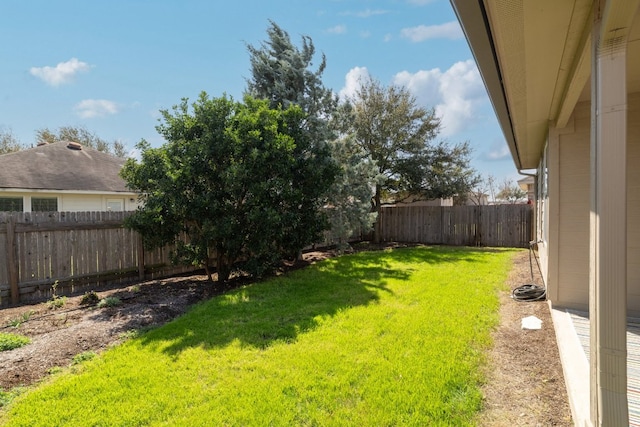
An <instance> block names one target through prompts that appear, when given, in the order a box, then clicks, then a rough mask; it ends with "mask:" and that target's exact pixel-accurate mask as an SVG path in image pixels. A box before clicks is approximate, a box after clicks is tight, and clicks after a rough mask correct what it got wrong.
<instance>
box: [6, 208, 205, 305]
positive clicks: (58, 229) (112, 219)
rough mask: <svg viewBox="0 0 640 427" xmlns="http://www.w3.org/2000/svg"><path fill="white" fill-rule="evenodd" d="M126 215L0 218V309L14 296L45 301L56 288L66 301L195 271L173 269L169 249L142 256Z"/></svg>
mask: <svg viewBox="0 0 640 427" xmlns="http://www.w3.org/2000/svg"><path fill="white" fill-rule="evenodd" d="M129 214H130V213H126V212H27V213H7V212H0V254H2V255H0V306H6V305H7V304H9V303H10V302H11V303H17V302H18V301H17V300H14V298H15V297H16V295H17V297H19V298H20V301H21V302H30V301H39V300H43V299H48V298H50V297H51V296H52V292H54V290H53V289H52V286H53V285H54V284H56V289H55V292H56V294H58V295H65V294H72V293H78V292H81V291H86V290H90V289H96V288H97V287H100V286H102V285H110V284H116V283H127V282H129V281H131V280H143V279H145V278H149V279H150V278H158V277H164V276H167V275H171V274H176V273H183V272H189V271H193V270H194V269H195V268H193V267H183V266H173V265H171V264H170V257H169V253H170V250H171V249H172V247H165V248H160V249H156V250H154V251H148V252H147V253H145V251H144V250H143V248H142V243H141V238H140V236H139V235H138V233H136V232H134V231H132V230H129V229H125V228H124V227H123V221H124V219H125V218H126V216H127V215H129ZM9 222H11V224H9ZM9 232H10V233H11V235H9ZM10 240H11V241H12V242H13V246H12V247H13V250H14V251H15V257H13V255H12V254H13V252H12V253H9V251H11V247H10V243H11V242H10ZM10 258H11V260H10ZM12 266H13V267H12ZM12 271H13V272H14V276H15V277H13V278H12ZM12 283H13V284H14V285H15V290H14V291H12V289H13V288H12Z"/></svg>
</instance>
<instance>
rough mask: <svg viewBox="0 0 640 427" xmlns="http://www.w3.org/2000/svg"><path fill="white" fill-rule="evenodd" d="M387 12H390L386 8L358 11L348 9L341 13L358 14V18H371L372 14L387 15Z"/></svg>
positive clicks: (344, 14)
mask: <svg viewBox="0 0 640 427" xmlns="http://www.w3.org/2000/svg"><path fill="white" fill-rule="evenodd" d="M387 13H389V11H388V10H384V9H365V10H360V11H357V12H353V11H350V10H349V11H346V12H342V13H340V15H342V16H356V17H358V18H370V17H372V16H378V15H386V14H387Z"/></svg>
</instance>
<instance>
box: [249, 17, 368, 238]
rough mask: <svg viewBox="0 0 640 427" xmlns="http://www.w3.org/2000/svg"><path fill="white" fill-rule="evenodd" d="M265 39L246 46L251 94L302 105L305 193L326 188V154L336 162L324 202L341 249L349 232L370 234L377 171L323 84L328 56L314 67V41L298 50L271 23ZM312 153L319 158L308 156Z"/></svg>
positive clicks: (306, 41)
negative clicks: (371, 206)
mask: <svg viewBox="0 0 640 427" xmlns="http://www.w3.org/2000/svg"><path fill="white" fill-rule="evenodd" d="M267 36H268V39H267V40H266V41H265V42H263V43H262V44H261V45H259V46H248V50H249V54H250V60H251V78H250V79H249V80H248V87H247V92H248V93H250V94H251V95H253V96H255V97H258V98H262V99H266V100H268V101H269V103H270V105H271V106H272V107H276V106H278V105H282V106H284V107H287V106H289V105H298V106H299V107H300V108H302V110H303V111H304V112H305V113H306V118H305V121H304V123H303V130H304V132H305V135H306V137H307V145H304V146H300V147H299V149H297V150H296V159H297V163H298V164H299V165H300V170H299V173H300V174H301V175H303V176H305V177H307V179H306V183H307V184H306V185H309V187H308V188H307V189H306V190H305V192H314V191H315V190H314V186H316V185H320V187H321V188H324V187H325V185H326V183H327V180H328V179H329V178H330V177H332V176H333V173H328V169H329V168H330V165H329V164H328V163H327V162H326V160H324V159H325V157H326V155H327V154H329V155H330V156H331V158H332V159H333V163H334V164H335V165H336V166H337V170H336V171H335V173H336V176H335V181H333V185H332V187H331V190H330V192H329V194H328V197H327V198H326V203H325V210H326V211H327V213H328V215H329V219H330V231H329V236H328V237H329V240H330V241H333V242H337V243H338V245H339V246H340V247H343V246H345V245H346V241H347V239H348V238H349V237H350V236H351V233H353V232H355V231H358V230H359V231H363V232H364V231H368V229H370V227H371V224H372V222H373V220H374V219H375V215H371V212H370V209H369V207H370V203H369V201H370V199H371V196H372V191H373V188H374V184H375V179H376V176H377V173H376V170H375V168H373V163H372V162H371V158H370V157H369V156H368V154H367V153H366V152H364V151H363V150H361V149H360V148H359V147H358V146H357V145H356V144H355V143H354V140H353V135H352V129H351V128H346V127H345V126H344V124H345V122H348V120H349V119H350V118H351V116H347V113H346V110H345V111H338V109H337V107H338V99H337V97H336V96H335V94H334V93H333V92H332V91H331V90H330V89H328V88H326V87H325V86H324V85H323V82H322V75H323V73H324V71H325V68H326V64H327V62H326V57H325V56H324V55H321V56H320V58H319V60H318V65H317V67H314V66H313V61H314V58H315V56H316V49H315V46H314V44H313V40H312V39H311V38H310V37H308V36H302V39H301V44H300V47H298V46H296V45H294V43H293V42H292V41H291V38H290V37H289V34H288V33H287V32H286V31H285V30H283V29H282V28H280V27H279V26H278V25H277V24H276V23H274V22H273V21H271V22H270V25H269V28H268V29H267ZM309 152H316V153H319V154H315V155H314V156H309V154H308V153H309ZM317 159H323V160H322V162H318V161H317ZM315 196H316V194H314V197H315ZM309 219H311V220H312V219H313V218H309ZM304 224H307V225H304ZM300 225H301V227H300V230H301V231H302V230H304V229H305V228H306V227H307V226H309V225H310V224H309V223H308V221H302V222H301V223H300Z"/></svg>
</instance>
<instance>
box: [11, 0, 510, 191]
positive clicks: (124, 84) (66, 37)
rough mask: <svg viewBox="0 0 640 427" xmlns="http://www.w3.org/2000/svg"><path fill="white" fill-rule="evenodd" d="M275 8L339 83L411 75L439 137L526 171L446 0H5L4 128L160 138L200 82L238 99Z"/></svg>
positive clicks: (487, 165) (401, 79) (480, 157)
mask: <svg viewBox="0 0 640 427" xmlns="http://www.w3.org/2000/svg"><path fill="white" fill-rule="evenodd" d="M269 19H271V20H273V21H274V22H276V23H277V24H278V25H279V26H281V27H282V28H283V29H285V30H286V31H287V32H288V33H289V35H290V36H291V38H292V40H293V41H294V42H295V43H296V44H298V43H299V42H300V37H301V36H302V35H307V36H310V37H311V38H312V40H313V42H314V44H315V46H316V50H317V51H319V52H323V53H324V54H325V55H326V57H327V69H326V71H325V74H324V79H323V81H324V84H325V86H327V87H329V88H331V89H332V90H334V91H335V92H336V93H342V94H348V93H350V91H352V90H353V88H354V87H355V84H356V82H357V79H358V77H359V76H361V75H363V74H369V75H370V76H372V77H374V78H376V79H378V80H379V81H381V82H382V83H383V84H385V85H389V84H399V85H405V86H406V87H407V88H408V89H409V90H410V91H411V92H412V94H413V95H414V96H415V97H416V99H417V100H418V101H419V103H421V104H422V105H425V106H427V107H434V108H436V111H437V113H438V114H439V115H440V116H441V120H442V124H443V128H442V131H441V133H440V136H439V139H445V140H448V141H450V142H461V141H469V142H470V144H471V145H472V147H473V149H474V153H473V166H474V167H475V168H476V169H477V170H478V171H479V172H480V173H481V174H482V175H485V176H486V175H488V174H492V175H494V176H495V177H496V178H497V179H498V182H501V181H502V180H503V179H518V178H519V176H518V174H517V171H516V170H515V167H514V166H513V163H512V161H511V158H510V156H509V154H508V149H507V145H506V142H505V140H504V137H503V135H502V132H501V130H500V127H499V125H498V123H497V120H496V118H495V115H494V113H493V109H492V107H491V104H490V101H489V99H488V97H487V95H486V92H485V89H484V86H483V83H482V79H481V78H480V75H479V73H478V71H477V68H476V66H475V63H474V61H473V56H472V54H471V52H470V50H469V48H468V45H467V43H466V40H465V39H464V36H463V34H462V31H461V29H460V26H459V25H458V22H457V20H456V17H455V14H454V12H453V10H452V9H451V6H450V4H449V1H448V0H387V1H381V0H380V1H374V0H235V1H214V0H180V1H178V0H173V1H169V0H109V1H107V0H91V1H89V0H73V1H72V0H56V1H51V0H2V2H0V129H1V130H3V131H11V133H12V134H13V135H14V136H15V137H16V138H17V139H18V140H19V141H20V142H22V143H24V144H28V145H31V144H34V143H35V142H36V141H35V131H36V130H37V129H41V128H44V127H48V128H49V129H51V130H54V129H57V128H58V127H60V126H67V125H71V126H84V127H86V128H87V129H88V130H90V131H93V132H95V133H96V134H97V135H99V136H100V137H102V138H104V139H107V140H110V141H112V140H116V139H117V140H120V141H122V142H123V143H124V144H125V145H126V146H127V147H128V148H129V149H133V148H134V146H135V144H136V143H137V142H138V141H140V139H146V140H147V141H149V142H150V143H151V144H152V145H153V146H159V145H161V144H162V143H163V141H162V138H161V137H160V136H159V135H158V134H157V132H156V130H155V126H156V125H157V124H158V118H159V116H160V115H159V110H160V109H168V108H171V107H172V106H173V105H175V104H177V103H179V102H180V100H181V99H182V98H184V97H187V98H190V99H195V98H196V97H197V96H198V94H199V93H200V92H201V91H203V90H204V91H206V92H207V93H208V94H209V95H210V96H220V95H222V94H223V93H227V94H228V95H231V96H233V97H234V98H236V99H239V98H240V97H241V96H242V93H243V91H244V89H245V87H246V79H247V78H248V77H249V75H250V72H249V54H248V52H247V49H246V45H247V44H251V45H259V44H260V43H261V42H262V41H264V40H265V39H266V29H267V27H268V25H269V23H268V20H269ZM318 59H319V57H318Z"/></svg>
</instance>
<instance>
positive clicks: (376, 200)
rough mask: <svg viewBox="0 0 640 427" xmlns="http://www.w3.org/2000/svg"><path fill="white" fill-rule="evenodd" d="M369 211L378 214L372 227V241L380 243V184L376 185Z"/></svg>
mask: <svg viewBox="0 0 640 427" xmlns="http://www.w3.org/2000/svg"><path fill="white" fill-rule="evenodd" d="M371 211H372V212H375V213H377V214H378V216H377V217H376V223H375V226H374V228H373V242H374V243H380V239H381V236H380V186H379V185H376V194H375V196H374V199H373V206H372V209H371Z"/></svg>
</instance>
